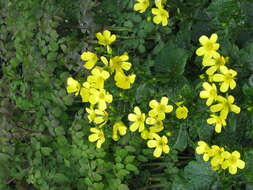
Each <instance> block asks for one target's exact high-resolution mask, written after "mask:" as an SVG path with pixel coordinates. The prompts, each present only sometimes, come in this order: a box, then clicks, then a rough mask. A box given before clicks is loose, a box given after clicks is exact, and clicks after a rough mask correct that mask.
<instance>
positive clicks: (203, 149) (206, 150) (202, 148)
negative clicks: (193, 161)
mask: <svg viewBox="0 0 253 190" xmlns="http://www.w3.org/2000/svg"><path fill="white" fill-rule="evenodd" d="M196 153H197V154H203V159H204V161H206V162H207V161H208V160H209V158H210V147H209V146H208V144H207V143H205V142H204V141H199V142H198V146H197V148H196Z"/></svg>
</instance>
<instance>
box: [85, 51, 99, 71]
mask: <svg viewBox="0 0 253 190" xmlns="http://www.w3.org/2000/svg"><path fill="white" fill-rule="evenodd" d="M81 59H82V60H83V61H86V63H85V64H84V65H83V66H84V67H85V68H86V69H89V70H90V69H92V68H93V67H94V66H95V64H96V63H97V61H98V57H97V55H96V54H95V53H92V52H90V51H87V52H83V53H82V55H81Z"/></svg>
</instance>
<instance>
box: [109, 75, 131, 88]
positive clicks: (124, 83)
mask: <svg viewBox="0 0 253 190" xmlns="http://www.w3.org/2000/svg"><path fill="white" fill-rule="evenodd" d="M135 77H136V75H135V74H132V75H129V76H126V75H125V74H124V73H123V72H117V73H116V74H115V77H114V79H115V81H116V83H115V84H116V86H117V87H119V88H122V89H129V88H131V84H133V83H134V81H135Z"/></svg>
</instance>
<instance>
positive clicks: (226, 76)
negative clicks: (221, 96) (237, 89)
mask: <svg viewBox="0 0 253 190" xmlns="http://www.w3.org/2000/svg"><path fill="white" fill-rule="evenodd" d="M231 79H233V76H232V74H231V73H227V74H226V75H225V81H230V80H231Z"/></svg>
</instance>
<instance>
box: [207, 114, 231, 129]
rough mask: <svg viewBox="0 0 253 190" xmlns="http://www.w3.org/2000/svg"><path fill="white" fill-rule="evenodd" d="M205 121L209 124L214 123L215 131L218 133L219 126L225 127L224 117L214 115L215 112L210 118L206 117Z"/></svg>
mask: <svg viewBox="0 0 253 190" xmlns="http://www.w3.org/2000/svg"><path fill="white" fill-rule="evenodd" d="M207 123H208V124H210V125H211V124H215V132H216V133H220V132H221V128H222V127H225V126H226V125H227V123H226V120H225V118H223V117H221V116H218V115H215V114H211V118H208V119H207Z"/></svg>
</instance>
